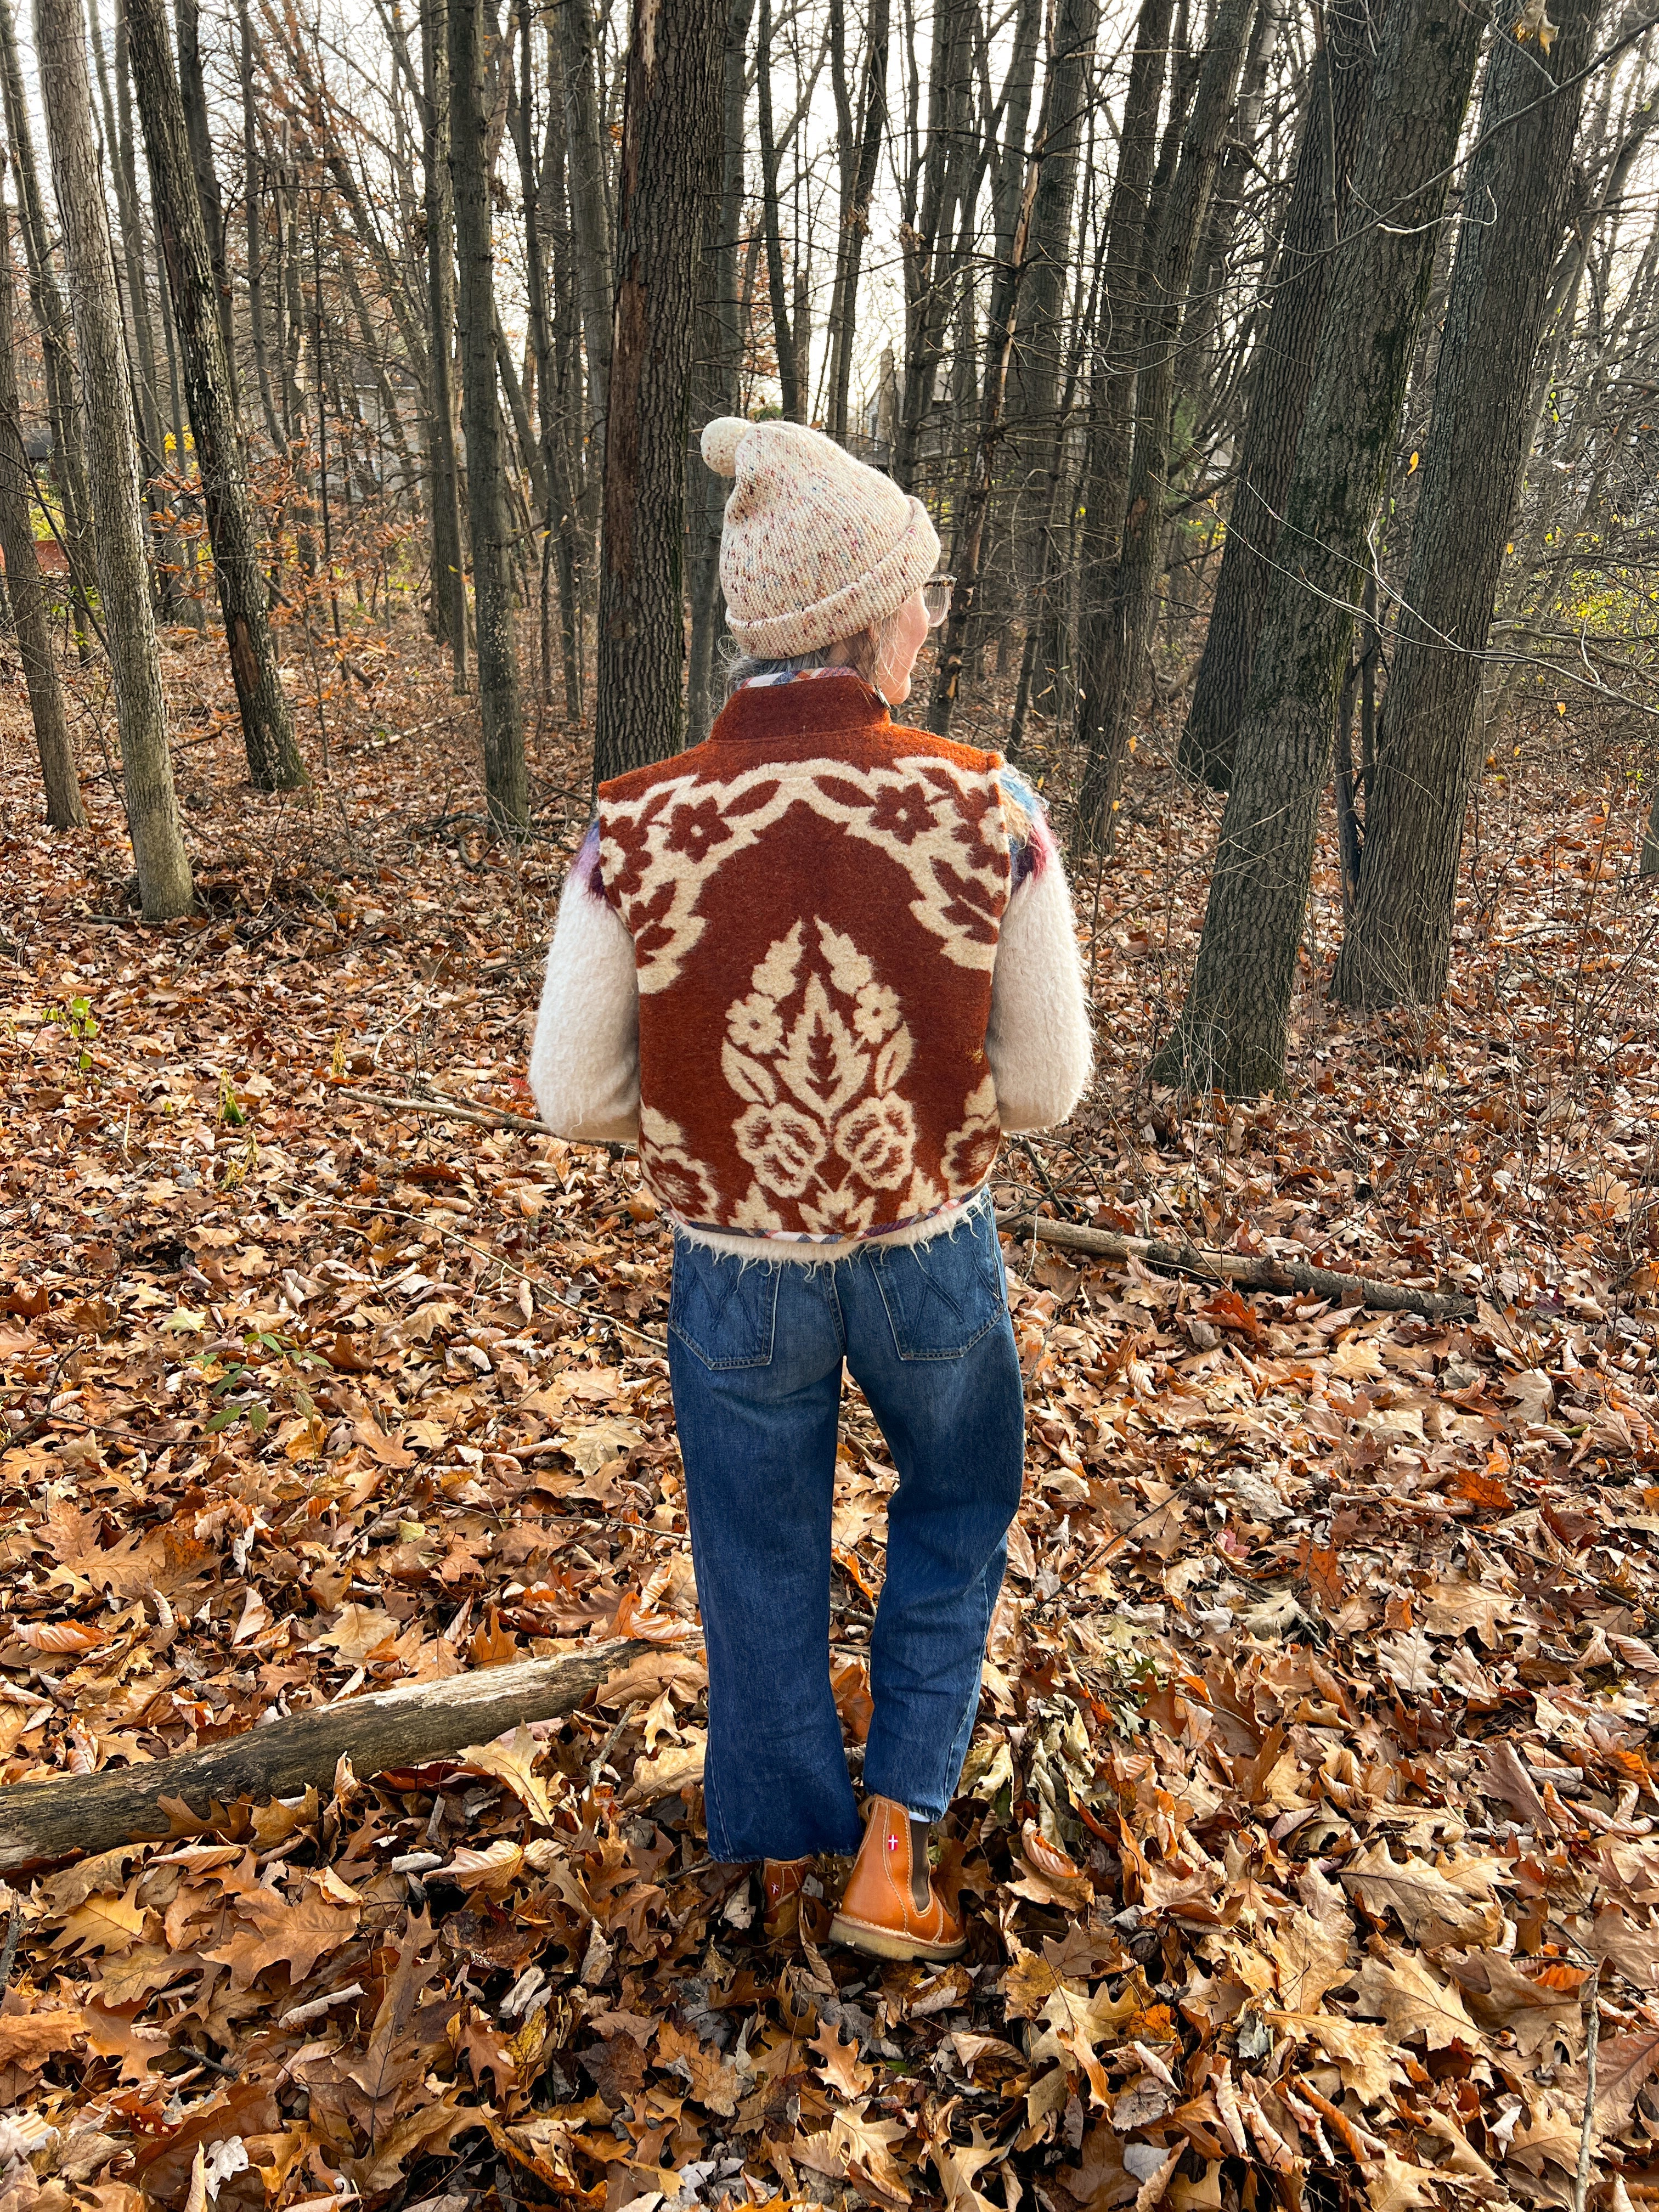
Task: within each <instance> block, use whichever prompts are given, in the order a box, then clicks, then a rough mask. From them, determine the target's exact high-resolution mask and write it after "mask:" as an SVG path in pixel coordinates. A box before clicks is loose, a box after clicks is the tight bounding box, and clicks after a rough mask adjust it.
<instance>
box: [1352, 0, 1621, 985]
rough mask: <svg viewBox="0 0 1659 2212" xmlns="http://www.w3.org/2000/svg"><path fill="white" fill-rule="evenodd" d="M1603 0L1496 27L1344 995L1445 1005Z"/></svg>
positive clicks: (1368, 798)
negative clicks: (1518, 27)
mask: <svg viewBox="0 0 1659 2212" xmlns="http://www.w3.org/2000/svg"><path fill="white" fill-rule="evenodd" d="M1599 13H1600V5H1599V0H1562V4H1561V5H1560V6H1559V7H1558V8H1557V9H1556V15H1557V18H1558V23H1557V29H1558V33H1559V35H1558V37H1557V39H1556V40H1555V43H1554V45H1553V48H1552V50H1551V52H1550V56H1549V59H1548V62H1547V64H1545V66H1546V67H1547V69H1548V70H1550V71H1551V72H1552V73H1553V76H1554V77H1555V80H1556V82H1557V83H1558V84H1559V85H1560V87H1561V90H1560V91H1559V92H1558V93H1557V94H1555V95H1554V97H1553V99H1543V100H1541V98H1540V96H1539V93H1540V86H1539V68H1540V58H1539V57H1537V56H1536V55H1534V53H1533V52H1531V51H1530V50H1529V49H1528V47H1526V46H1522V45H1521V44H1520V42H1519V41H1518V40H1516V39H1515V38H1513V37H1512V36H1511V37H1505V38H1502V39H1500V40H1499V41H1498V46H1497V48H1496V50H1495V52H1493V54H1492V58H1491V60H1490V61H1489V62H1488V63H1487V64H1486V88H1485V91H1484V93H1483V94H1482V97H1481V103H1480V144H1479V150H1478V151H1477V152H1476V154H1475V156H1474V161H1472V163H1471V164H1470V167H1469V173H1468V179H1467V181H1466V184H1465V186H1464V206H1465V209H1466V210H1475V211H1476V219H1475V220H1473V221H1467V220H1466V221H1465V222H1464V223H1463V224H1462V228H1461V229H1460V230H1459V233H1458V247H1457V261H1456V265H1455V268H1454V270H1453V272H1452V280H1451V289H1450V293H1449V298H1448V301H1447V306H1446V316H1445V322H1444V325H1443V330H1442V332H1441V337H1440V351H1439V358H1438V361H1437V365H1436V369H1435V380H1434V419H1433V423H1432V426H1431V429H1430V433H1429V437H1428V441H1427V452H1426V455H1425V463H1424V469H1423V482H1422V489H1421V491H1420V492H1419V495H1418V502H1417V512H1416V514H1415V516H1414V517H1413V521H1412V540H1411V561H1410V564H1409V568H1408V570H1407V578H1406V590H1405V597H1404V599H1403V600H1402V602H1401V609H1400V614H1399V618H1398V621H1397V623H1396V626H1395V645H1394V652H1393V654H1392V657H1391V662H1390V666H1389V691H1388V699H1387V703H1386V705H1385V708H1384V710H1383V725H1382V729H1381V731H1380V732H1379V735H1378V739H1377V754H1376V778H1375V781H1374V782H1373V783H1370V784H1369V785H1368V786H1367V788H1366V793H1365V843H1364V855H1363V859H1362V862H1361V867H1360V876H1359V896H1358V902H1357V903H1356V906H1355V908H1354V913H1353V916H1352V921H1350V923H1349V925H1348V930H1347V934H1346V939H1345V941H1344V943H1343V946H1342V950H1341V952H1340V955H1339V957H1338V959H1337V963H1336V969H1335V973H1334V975H1333V977H1332V981H1331V995H1332V996H1333V997H1334V998H1335V999H1338V1000H1340V1001H1341V1002H1342V1003H1343V1004H1344V1005H1345V1006H1359V1007H1365V1008H1373V1007H1379V1006H1396V1005H1399V1004H1401V1003H1402V1002H1403V1003H1406V1004H1407V1005H1418V1006H1426V1005H1432V1004H1433V1003H1434V1001H1435V1000H1437V999H1438V998H1439V997H1440V995H1441V994H1442V993H1443V991H1444V989H1445V987H1446V970H1447V966H1448V963H1449V959H1450V957H1451V933H1452V912H1453V908H1454V905H1455V898H1456V890H1457V864H1458V855H1459V853H1460V851H1461V850H1462V841H1463V817H1464V813H1465V811H1466V809H1467V806H1468V799H1469V793H1470V791H1471V788H1472V787H1473V784H1474V777H1475V775H1476V774H1477V772H1478V769H1479V766H1480V755H1479V754H1478V753H1477V752H1476V751H1475V750H1474V740H1475V738H1477V737H1478V735H1479V714H1480V678H1481V671H1482V668H1483V665H1484V664H1483V660H1482V657H1481V656H1482V655H1483V654H1484V653H1485V650H1486V637H1487V634H1488V631H1489V629H1490V627H1491V623H1492V606H1493V601H1494V599H1495V597H1496V593H1497V589H1498V571H1499V569H1500V568H1501V567H1502V565H1503V559H1504V542H1505V538H1506V537H1507V534H1508V531H1509V526H1510V517H1511V515H1512V513H1513V512H1514V505H1515V495H1516V489H1518V487H1519V484H1520V480H1521V472H1522V469H1523V467H1524V466H1525V465H1526V459H1527V447H1528V434H1529V432H1530V429H1531V427H1532V410H1531V409H1530V407H1529V405H1528V398H1529V396H1530V386H1531V381H1532V367H1533V362H1534V357H1535V356H1536V354H1537V351H1538V344H1539V340H1540V338H1541V336H1542V334H1543V330H1544V323H1545V316H1546V311H1547V306H1548V300H1549V289H1550V277H1551V274H1552V267H1553V261H1554V254H1553V250H1552V249H1553V246H1554V243H1555V241H1556V240H1557V239H1559V236H1560V234H1561V229H1562V226H1563V223H1564V221H1565V215H1566V210H1567V202H1568V197H1569V195H1570V193H1571V189H1572V155H1573V144H1574V140H1575V138H1576V137H1577V129H1578V117H1579V110H1580V106H1581V103H1582V100H1583V79H1582V77H1581V75H1580V70H1581V67H1582V64H1583V62H1584V61H1585V60H1586V59H1587V58H1588V57H1589V50H1590V46H1591V44H1592V41H1593V40H1594V38H1595V25H1596V18H1597V15H1599Z"/></svg>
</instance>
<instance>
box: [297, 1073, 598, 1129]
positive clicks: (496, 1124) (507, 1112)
mask: <svg viewBox="0 0 1659 2212" xmlns="http://www.w3.org/2000/svg"><path fill="white" fill-rule="evenodd" d="M338 1090H339V1092H340V1095H341V1096H342V1097H347V1098H358V1099H361V1100H362V1103H363V1104H364V1105H365V1106H390V1107H392V1108H393V1109H395V1110H396V1111H397V1112H398V1113H401V1114H437V1115H441V1116H442V1118H443V1119H444V1120H445V1121H473V1122H476V1123H477V1126H478V1127H479V1128H481V1129H500V1128H509V1129H522V1130H524V1131H525V1133H526V1135H529V1136H535V1137H551V1136H553V1135H555V1134H556V1131H554V1130H552V1129H550V1128H549V1127H548V1126H547V1124H546V1122H545V1121H538V1120H537V1118H536V1116H535V1115H533V1114H514V1113H513V1111H512V1110H511V1109H509V1108H507V1107H506V1106H460V1105H457V1104H456V1103H454V1101H453V1100H452V1099H448V1098H394V1097H392V1096H391V1095H390V1093H388V1092H386V1091H362V1090H359V1089H358V1087H357V1085H356V1084H355V1083H343V1084H341V1085H338Z"/></svg>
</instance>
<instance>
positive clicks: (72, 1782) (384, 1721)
mask: <svg viewBox="0 0 1659 2212" xmlns="http://www.w3.org/2000/svg"><path fill="white" fill-rule="evenodd" d="M657 1648H658V1647H657V1646H656V1645H654V1644H645V1643H641V1642H639V1641H638V1640H636V1639H635V1638H625V1639H624V1638H617V1639H616V1640H614V1641H611V1642H608V1643H605V1644H593V1645H592V1646H590V1647H588V1648H587V1649H586V1650H580V1651H571V1652H567V1653H563V1654H562V1655H561V1656H559V1657H557V1658H556V1659H525V1660H520V1661H519V1662H516V1663H515V1664H514V1665H512V1666H509V1667H483V1668H477V1669H475V1670H474V1671H473V1672H471V1673H470V1674H452V1675H449V1676H447V1678H446V1679H445V1680H442V1681H438V1682H405V1683H403V1684H401V1685H400V1686H398V1688H397V1689H395V1690H379V1691H374V1692H371V1694H370V1695H369V1696H368V1697H366V1698H353V1699H349V1700H348V1701H347V1702H346V1703H345V1704H343V1705H325V1706H324V1707H323V1708H322V1709H321V1710H320V1711H314V1712H307V1713H295V1715H293V1716H292V1717H290V1718H289V1719H287V1720H277V1721H271V1722H270V1723H268V1724H266V1725H265V1726H264V1727H258V1728H252V1729H247V1730H246V1733H245V1734H243V1735H235V1736H230V1737H228V1738H227V1739H226V1740H225V1741H223V1742H221V1743H213V1744H210V1745H208V1746H207V1747H206V1748H205V1749H204V1750H202V1751H181V1752H179V1753H175V1754H174V1756H173V1758H171V1759H156V1760H155V1761H154V1762H153V1763H151V1764H150V1765H140V1766H121V1767H115V1768H113V1769H111V1770H109V1771H106V1772H104V1773H102V1774H71V1775H65V1776H64V1777H62V1778H55V1779H53V1780H52V1781H50V1782H16V1783H13V1784H11V1786H10V1787H9V1789H0V1872H9V1871H11V1870H12V1869H15V1868H17V1867H21V1866H28V1865H34V1864H38V1863H43V1862H47V1861H51V1860H55V1859H68V1858H78V1857H81V1856H82V1853H89V1852H94V1851H106V1850H110V1849H111V1848H112V1846H113V1845H114V1844H127V1843H136V1842H138V1841H140V1840H141V1839H143V1838H149V1837H156V1836H165V1835H167V1834H168V1833H169V1832H171V1830H172V1827H173V1822H172V1820H171V1818H170V1816H169V1814H168V1812H167V1807H166V1804H165V1802H164V1801H166V1800H168V1799H171V1800H173V1802H177V1801H179V1799H183V1801H184V1802H185V1804H187V1805H188V1806H189V1807H190V1808H191V1811H192V1812H195V1813H197V1814H206V1813H207V1812H208V1810H209V1808H210V1806H211V1805H213V1804H215V1803H217V1804H220V1805H231V1804H234V1802H235V1801H236V1800H237V1799H238V1798H239V1797H247V1798H251V1799H252V1800H253V1802H255V1803H263V1802H265V1801H267V1800H268V1799H270V1798H272V1797H286V1796H295V1795H297V1794H298V1793H299V1792H300V1791H301V1790H305V1789H307V1788H308V1787H310V1786H312V1785H313V1784H314V1785H315V1786H316V1787H317V1788H318V1789H319V1790H322V1789H326V1788H327V1786H328V1785H329V1784H330V1783H331V1782H332V1780H333V1779H334V1771H335V1768H336V1766H337V1765H338V1763H339V1760H340V1758H341V1756H342V1754H345V1755H348V1756H349V1758H350V1760H351V1764H352V1766H353V1768H354V1770H355V1771H356V1772H357V1773H358V1774H360V1775H363V1776H368V1775H371V1774H379V1773H381V1772H383V1771H385V1770H386V1768H388V1767H397V1766H418V1765H422V1763H423V1762H424V1761H426V1760H427V1759H435V1758H438V1757H439V1756H440V1755H441V1754H442V1753H446V1752H454V1751H460V1750H464V1749H465V1747H467V1746H468V1745H469V1744H475V1743H488V1742H489V1741H490V1740H491V1739H492V1738H493V1737H495V1736H498V1735H501V1734H502V1733H503V1732H504V1731H505V1730H506V1729H512V1728H516V1727H517V1726H518V1725H519V1723H520V1722H521V1721H546V1720H555V1719H557V1718H558V1717H560V1716H561V1715H562V1714H565V1713H569V1712H574V1711H575V1709H576V1707H577V1706H578V1705H580V1704H581V1703H582V1701H583V1700H584V1699H586V1698H587V1697H588V1696H589V1695H591V1693H592V1692H593V1691H594V1690H596V1689H598V1688H599V1686H600V1684H601V1683H603V1682H605V1681H607V1680H609V1679H610V1678H611V1675H613V1674H619V1673H621V1672H622V1670H623V1668H625V1667H627V1666H628V1665H629V1664H630V1663H631V1662H633V1661H634V1660H635V1659H641V1658H643V1657H644V1656H646V1655H647V1653H649V1652H651V1651H653V1650H656V1649H657Z"/></svg>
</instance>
